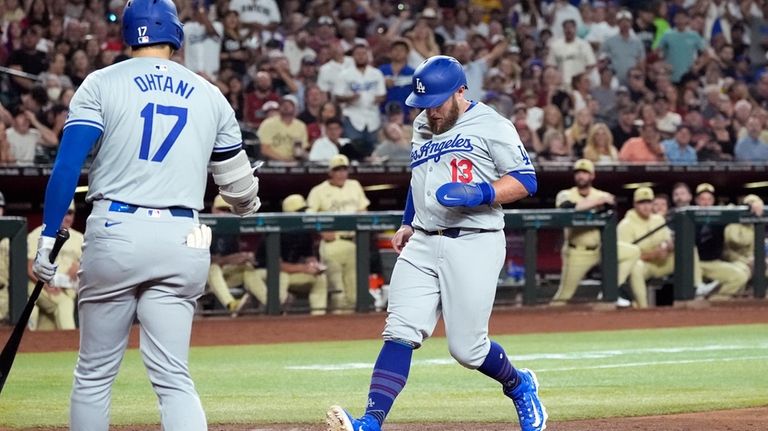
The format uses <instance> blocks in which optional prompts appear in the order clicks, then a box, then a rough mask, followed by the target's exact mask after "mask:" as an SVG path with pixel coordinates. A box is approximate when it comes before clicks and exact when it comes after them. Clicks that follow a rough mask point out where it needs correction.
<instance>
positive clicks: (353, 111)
mask: <svg viewBox="0 0 768 431" xmlns="http://www.w3.org/2000/svg"><path fill="white" fill-rule="evenodd" d="M352 58H353V59H354V62H355V67H353V68H347V69H344V70H342V72H341V75H339V76H337V77H336V80H335V85H334V87H333V97H334V98H335V99H336V101H337V102H338V103H340V104H341V105H342V110H341V113H342V115H343V117H344V118H343V121H344V135H345V136H346V137H348V138H349V139H351V141H352V145H354V146H355V149H356V150H357V151H358V152H359V153H360V154H361V155H362V156H363V157H367V156H369V155H370V154H371V152H372V151H373V148H374V146H375V145H376V134H377V132H378V130H379V127H380V126H381V114H380V113H379V104H381V103H382V102H383V101H384V100H385V99H386V96H387V87H386V85H385V83H384V75H383V74H382V73H381V71H380V70H379V69H377V68H375V67H372V66H371V65H369V64H368V62H369V59H368V58H369V52H368V46H367V45H356V46H355V47H354V48H353V49H352Z"/></svg>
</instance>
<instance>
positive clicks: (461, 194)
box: [437, 183, 496, 208]
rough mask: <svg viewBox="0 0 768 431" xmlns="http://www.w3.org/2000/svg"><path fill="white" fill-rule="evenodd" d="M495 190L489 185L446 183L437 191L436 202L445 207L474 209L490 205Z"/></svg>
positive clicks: (494, 196)
mask: <svg viewBox="0 0 768 431" xmlns="http://www.w3.org/2000/svg"><path fill="white" fill-rule="evenodd" d="M495 199H496V190H494V188H493V186H492V185H491V184H489V183H479V184H464V183H446V184H443V185H442V186H440V187H438V189H437V201H438V202H440V204H441V205H443V206H446V207H470V208H471V207H476V206H480V205H490V204H492V203H493V201H494V200H495Z"/></svg>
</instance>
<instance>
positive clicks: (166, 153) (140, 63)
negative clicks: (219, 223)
mask: <svg viewBox="0 0 768 431" xmlns="http://www.w3.org/2000/svg"><path fill="white" fill-rule="evenodd" d="M114 102H117V103H114ZM69 109H70V111H69V117H68V119H67V122H66V123H65V126H64V127H67V126H69V125H75V124H84V125H88V126H92V127H97V128H99V129H101V130H103V132H104V133H103V135H102V137H101V140H100V141H99V143H97V146H96V157H95V158H94V160H93V164H92V165H91V169H90V172H89V190H88V196H87V197H86V200H88V201H89V202H90V201H93V200H98V199H109V200H114V201H120V202H126V203H130V204H134V205H140V206H144V207H150V208H167V207H173V206H181V207H186V208H193V209H197V210H201V209H202V208H203V195H204V193H205V187H206V184H207V175H208V161H209V159H210V157H211V153H212V152H218V151H229V150H233V149H237V148H239V147H240V145H241V143H242V137H241V135H240V127H239V126H238V124H237V120H236V119H235V113H234V111H233V110H232V107H231V106H230V104H229V103H228V102H227V100H226V98H224V96H223V95H222V94H221V91H219V89H218V88H216V87H215V86H213V85H212V84H210V83H209V82H207V81H205V80H204V79H203V78H201V77H200V76H199V75H197V74H195V73H193V72H191V71H190V70H188V69H186V68H185V67H183V66H181V65H180V64H178V63H175V62H173V61H170V60H164V59H159V58H133V59H130V60H126V61H123V62H120V63H117V64H115V65H112V66H109V67H105V68H104V69H101V70H98V71H95V72H93V73H91V74H90V75H88V77H87V78H86V79H85V81H84V82H83V84H82V85H81V86H80V88H79V89H78V90H77V92H76V93H75V96H74V97H73V98H72V103H71V104H70V108H69ZM169 186H170V187H169Z"/></svg>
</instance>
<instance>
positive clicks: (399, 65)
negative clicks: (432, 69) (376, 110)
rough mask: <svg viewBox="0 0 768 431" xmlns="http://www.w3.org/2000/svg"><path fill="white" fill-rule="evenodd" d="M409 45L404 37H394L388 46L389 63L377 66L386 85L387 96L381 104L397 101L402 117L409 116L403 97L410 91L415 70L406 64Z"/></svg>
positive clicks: (382, 107)
mask: <svg viewBox="0 0 768 431" xmlns="http://www.w3.org/2000/svg"><path fill="white" fill-rule="evenodd" d="M410 50H411V47H410V45H409V44H408V41H407V40H406V39H395V40H394V41H392V43H391V44H390V48H389V61H390V62H389V63H387V64H383V65H381V66H379V70H380V71H381V73H382V75H384V84H385V85H386V87H387V97H386V99H385V100H384V103H382V105H381V109H382V112H384V107H385V106H387V105H388V104H390V103H397V104H398V105H400V107H401V112H402V114H403V118H404V119H407V118H410V109H411V108H410V107H409V106H407V105H406V104H405V99H406V98H407V97H408V95H409V94H410V92H411V81H412V79H413V73H414V72H415V70H414V69H413V68H412V67H411V66H409V65H408V53H409V52H410Z"/></svg>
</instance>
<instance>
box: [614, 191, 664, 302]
mask: <svg viewBox="0 0 768 431" xmlns="http://www.w3.org/2000/svg"><path fill="white" fill-rule="evenodd" d="M632 201H633V208H632V209H631V210H629V211H627V213H626V214H625V215H624V218H623V219H621V221H620V222H619V225H618V226H617V234H618V240H619V241H620V242H625V243H628V244H634V243H635V241H637V240H638V239H640V238H642V237H643V236H645V235H647V234H648V233H649V232H651V231H653V230H655V229H657V228H659V227H661V226H663V227H662V228H661V229H659V230H657V231H656V232H655V233H653V234H651V235H650V236H647V237H645V238H643V239H642V240H640V241H639V242H638V243H637V246H638V247H640V261H639V262H638V265H639V267H640V268H642V271H641V273H642V275H643V276H642V277H632V278H630V280H629V283H630V287H631V288H632V294H633V295H634V302H633V305H634V306H635V307H638V308H646V307H648V299H647V290H646V285H645V281H646V280H648V279H650V278H654V277H666V276H668V275H670V274H672V272H673V271H674V268H675V255H674V253H673V245H674V244H673V242H672V230H671V229H669V227H667V226H666V223H667V221H666V220H665V219H664V217H662V216H661V215H659V214H655V213H653V201H654V195H653V190H651V189H650V188H648V187H640V188H638V189H637V190H635V193H634V196H633V198H632Z"/></svg>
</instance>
